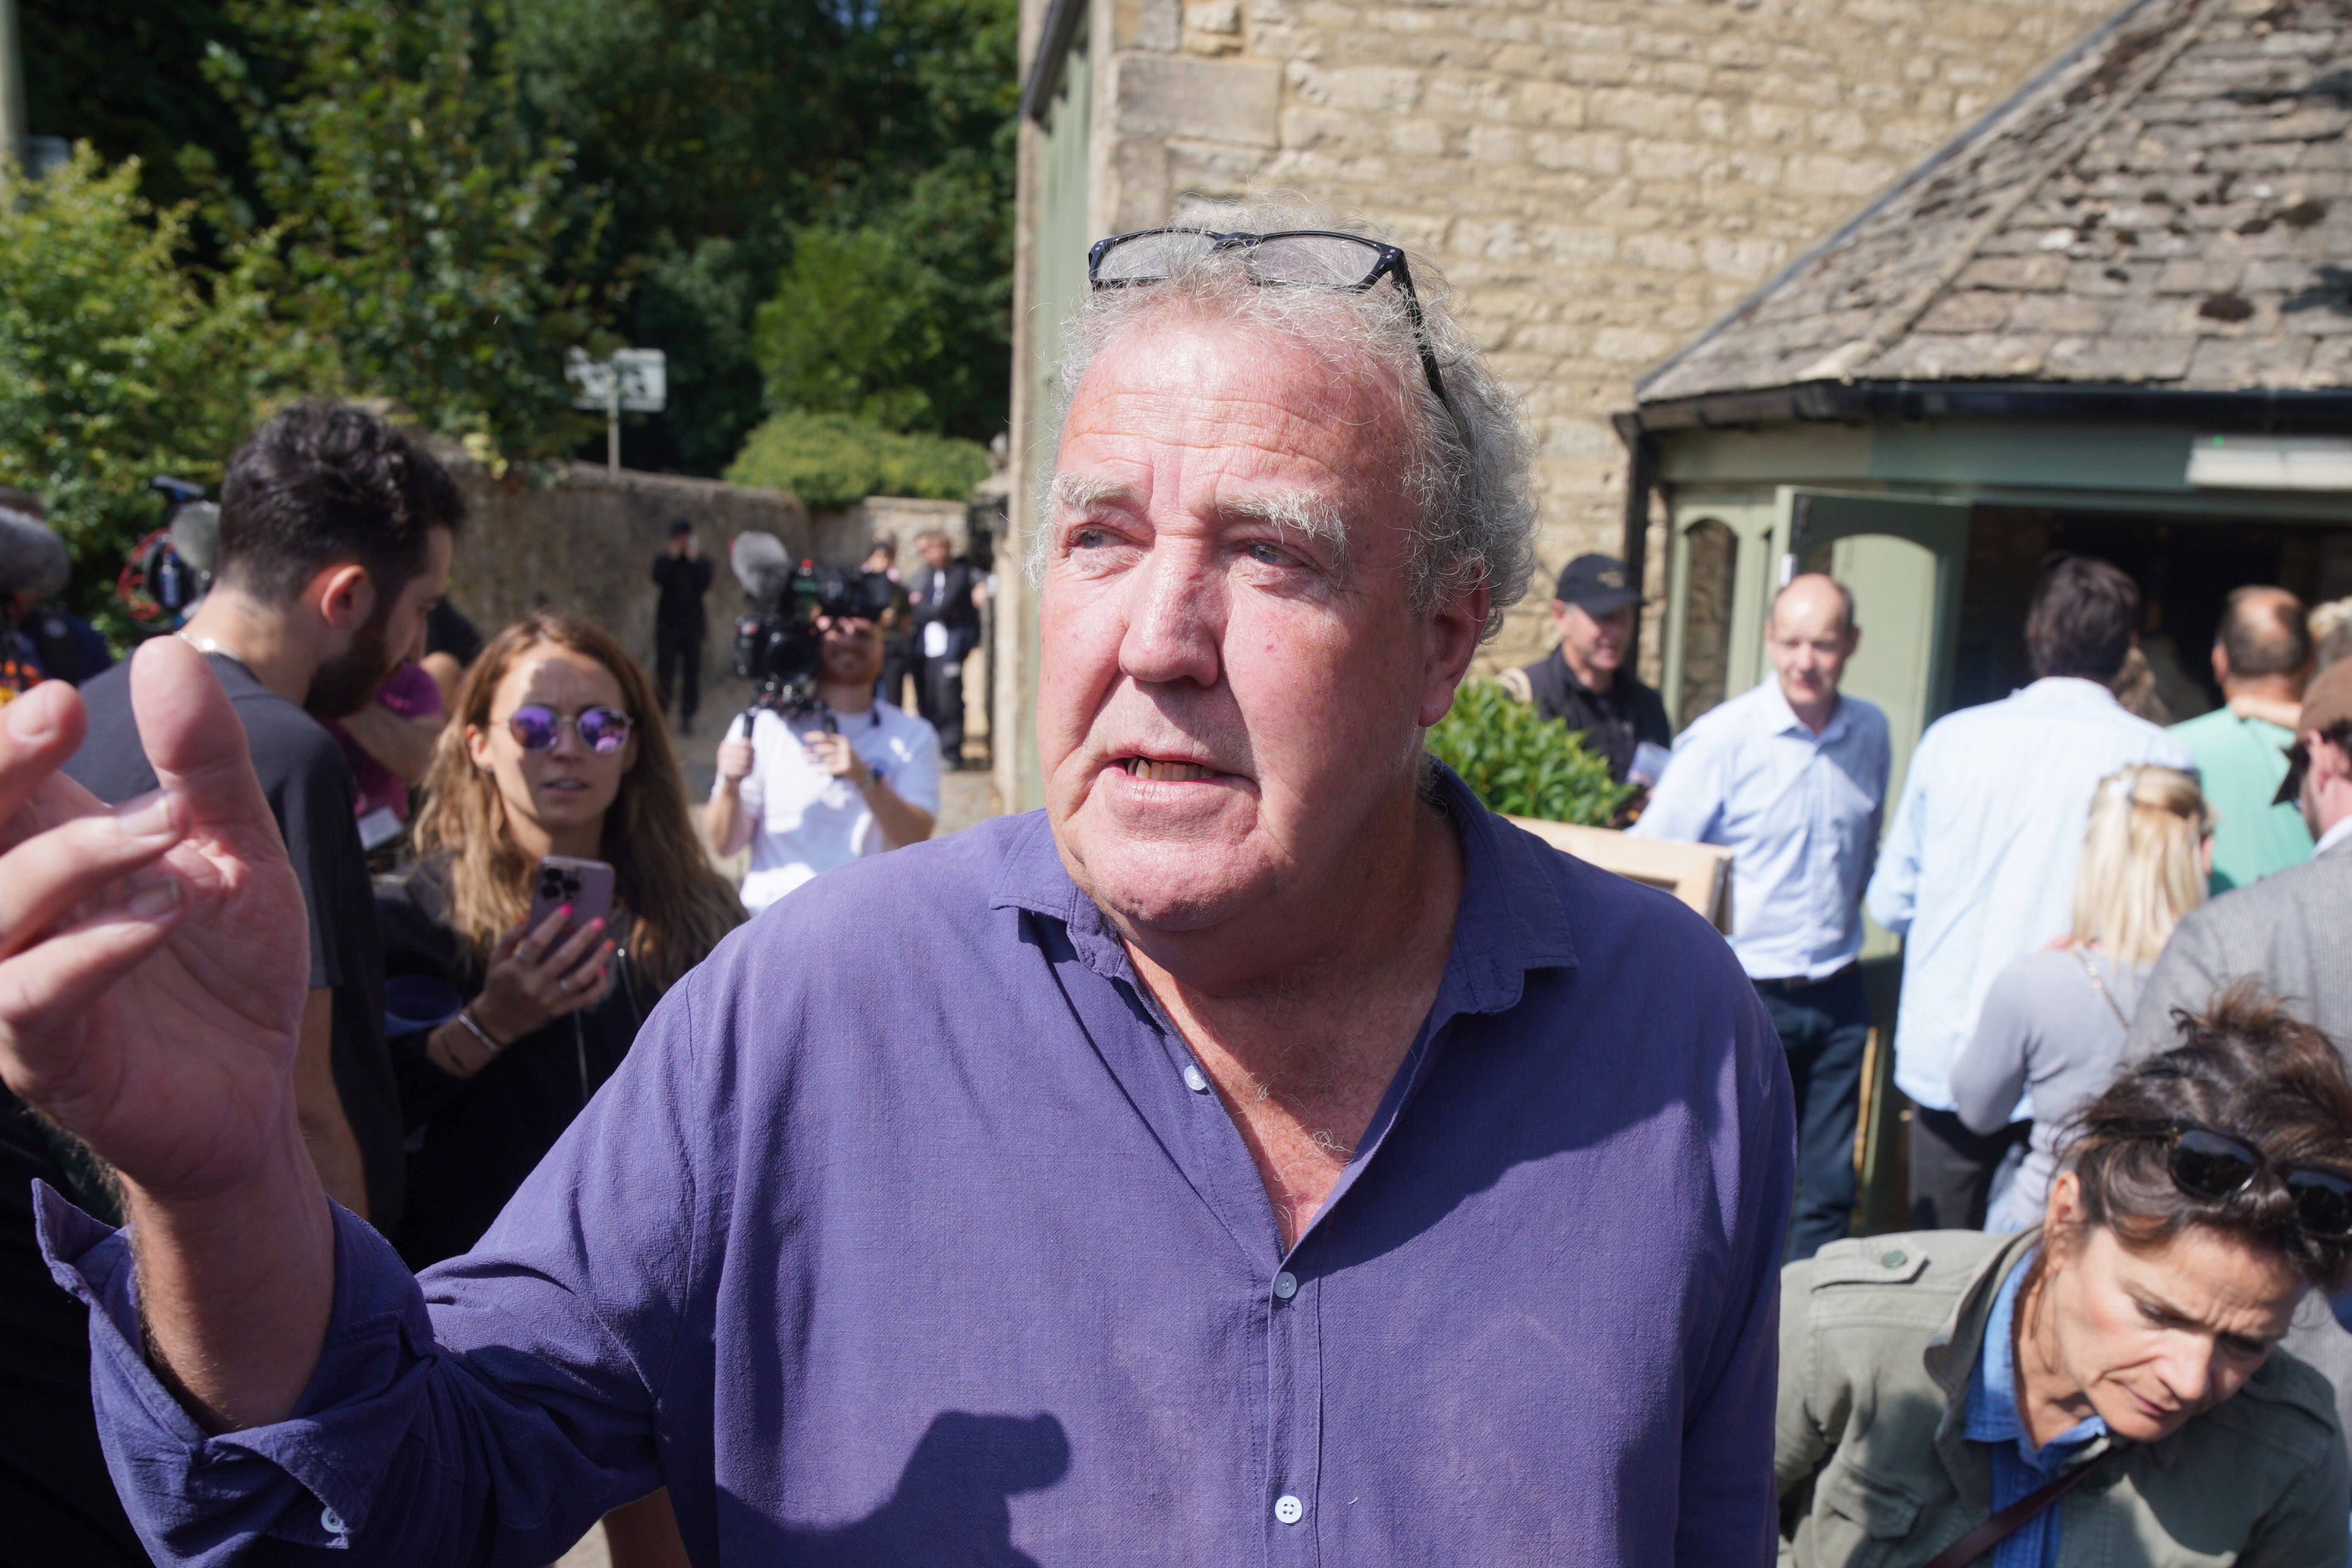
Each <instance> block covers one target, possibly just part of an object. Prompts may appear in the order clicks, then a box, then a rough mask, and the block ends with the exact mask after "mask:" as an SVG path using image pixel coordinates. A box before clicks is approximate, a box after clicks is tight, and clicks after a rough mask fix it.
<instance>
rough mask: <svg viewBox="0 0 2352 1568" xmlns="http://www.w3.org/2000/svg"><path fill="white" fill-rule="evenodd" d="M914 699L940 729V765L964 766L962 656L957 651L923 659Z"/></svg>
mask: <svg viewBox="0 0 2352 1568" xmlns="http://www.w3.org/2000/svg"><path fill="white" fill-rule="evenodd" d="M915 700H916V702H917V704H918V705H919V706H920V707H921V709H922V714H923V717H924V718H925V719H927V720H929V723H930V727H932V728H933V729H936V730H938V731H939V732H940V767H942V768H961V767H962V766H963V659H962V658H961V656H960V655H957V654H949V655H948V656H946V657H944V658H939V659H925V660H924V661H923V667H922V670H921V673H920V674H919V675H918V676H917V679H916V685H915Z"/></svg>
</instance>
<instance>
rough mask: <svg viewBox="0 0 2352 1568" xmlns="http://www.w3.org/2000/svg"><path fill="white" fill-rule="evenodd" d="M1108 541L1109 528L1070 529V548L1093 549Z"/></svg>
mask: <svg viewBox="0 0 2352 1568" xmlns="http://www.w3.org/2000/svg"><path fill="white" fill-rule="evenodd" d="M1109 542H1110V533H1109V530H1108V529H1106V528H1073V529H1071V530H1070V548H1071V549H1097V548H1099V547H1101V546H1103V545H1106V544H1108V543H1109Z"/></svg>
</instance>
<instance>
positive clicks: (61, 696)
mask: <svg viewBox="0 0 2352 1568" xmlns="http://www.w3.org/2000/svg"><path fill="white" fill-rule="evenodd" d="M88 727H89V716H88V715H87V714H86V713H84V711H83V709H82V706H81V694H80V693H79V692H77V691H75V690H74V689H73V687H71V686H69V685H67V684H66V683H65V682H63V681H43V682H42V683H41V684H40V685H37V686H35V687H34V688H33V689H32V690H31V691H29V692H26V693H25V694H23V695H21V696H19V697H17V698H16V701H14V702H12V703H9V704H8V705H7V706H5V707H0V822H5V821H7V820H8V819H9V818H11V817H13V816H15V815H16V813H17V812H18V811H19V810H23V809H24V806H25V803H26V801H27V800H31V799H32V798H33V792H34V791H35V790H37V789H39V788H40V787H41V785H42V783H43V782H44V781H45V780H47V779H50V778H51V777H53V776H54V775H55V774H56V772H57V770H58V768H62V767H64V766H65V762H66V758H68V757H71V756H72V755H73V754H74V753H75V752H76V751H77V750H79V748H80V747H81V737H82V732H83V731H84V730H85V729H87V728H88ZM76 788H77V789H79V786H77V787H76Z"/></svg>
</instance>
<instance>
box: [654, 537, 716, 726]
mask: <svg viewBox="0 0 2352 1568" xmlns="http://www.w3.org/2000/svg"><path fill="white" fill-rule="evenodd" d="M714 570H716V569H715V568H714V567H713V566H712V565H711V563H710V561H709V559H707V558H706V557H705V556H704V555H703V554H702V552H701V551H700V550H698V549H696V548H695V545H694V525H693V524H692V523H689V522H688V521H687V520H686V519H685V518H684V517H680V518H679V519H678V520H677V521H676V522H674V523H672V524H671V525H670V526H669V549H666V550H664V551H663V552H662V553H661V554H659V555H657V556H656V557H654V585H655V586H656V588H658V589H660V590H661V598H660V600H659V601H656V604H655V605H654V689H655V690H656V692H657V693H658V694H659V695H660V696H661V706H662V711H663V712H665V713H667V712H668V711H669V692H670V683H671V681H672V680H673V679H674V678H675V677H677V676H679V675H683V676H684V677H685V679H684V680H683V681H682V682H681V683H679V685H678V691H677V732H678V734H680V735H692V734H693V733H694V710H695V709H696V708H698V707H700V706H702V638H703V633H704V632H705V630H706V629H707V628H708V624H709V623H708V622H706V621H705V620H704V618H703V612H702V600H703V596H704V595H705V594H707V593H709V591H710V579H711V575H712V573H713V572H714Z"/></svg>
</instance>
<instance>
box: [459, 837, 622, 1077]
mask: <svg viewBox="0 0 2352 1568" xmlns="http://www.w3.org/2000/svg"><path fill="white" fill-rule="evenodd" d="M613 884H614V873H613V868H612V867H611V866H610V865H608V864H606V863H605V862H603V861H592V860H574V859H572V858H571V857H569V856H564V855H550V856H548V857H547V858H546V859H545V860H542V861H541V862H539V866H538V868H537V869H536V870H535V871H533V872H532V873H531V895H530V914H529V915H525V916H524V917H523V923H522V924H521V925H519V926H517V927H515V929H513V930H512V931H509V932H508V933H507V934H506V936H504V937H502V938H500V939H499V945H498V946H497V947H496V948H495V949H493V950H492V952H491V954H490V963H489V971H488V974H487V975H485V976H484V977H483V980H482V991H481V995H480V996H478V997H477V998H475V999H474V1001H473V1003H472V1008H473V1015H474V1019H475V1021H476V1022H478V1023H479V1024H480V1025H481V1026H482V1028H483V1029H485V1030H488V1031H489V1032H490V1034H491V1035H492V1037H493V1039H494V1041H495V1042H496V1043H497V1044H498V1045H499V1046H501V1047H503V1046H506V1045H510V1044H512V1043H513V1042H514V1041H515V1040H518V1039H520V1037H522V1036H523V1035H526V1034H529V1033H530V1032H531V1031H532V1030H537V1029H541V1028H543V1027H544V1026H545V1025H546V1024H547V1022H548V1020H550V1019H556V1018H561V1017H562V1016H563V1015H564V1014H566V1013H571V1012H577V1011H579V1010H580V1009H582V1008H587V1007H593V1006H594V1005H595V1004H596V1003H598V1002H600V1001H602V1000H604V997H605V994H606V993H607V992H608V991H609V990H610V989H611V988H612V969H611V964H612V959H613V955H614V944H613V942H612V941H611V939H610V938H608V937H607V936H605V935H604V926H605V924H606V922H607V920H608V919H609V918H610V916H611V915H612V911H613Z"/></svg>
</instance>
